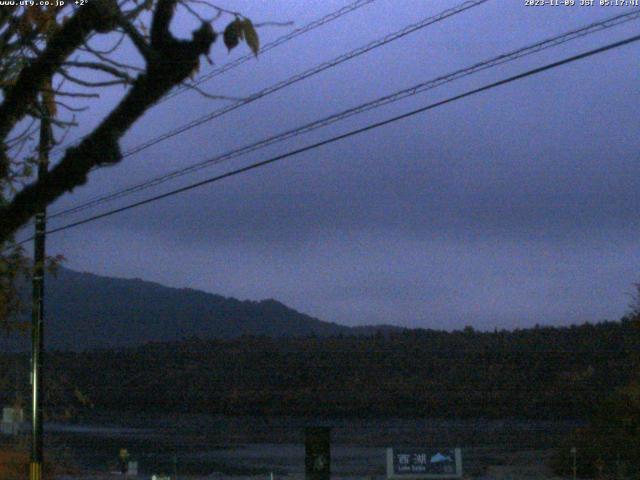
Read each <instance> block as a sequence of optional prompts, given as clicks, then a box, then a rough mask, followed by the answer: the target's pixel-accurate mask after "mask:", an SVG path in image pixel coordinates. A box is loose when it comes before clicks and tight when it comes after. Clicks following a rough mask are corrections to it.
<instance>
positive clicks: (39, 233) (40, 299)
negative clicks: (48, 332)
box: [29, 101, 52, 480]
mask: <svg viewBox="0 0 640 480" xmlns="http://www.w3.org/2000/svg"><path fill="white" fill-rule="evenodd" d="M45 104H46V102H44V101H43V102H42V118H41V119H40V144H39V147H38V180H41V179H42V178H44V177H45V176H46V175H47V170H48V167H49V149H50V148H51V139H52V134H51V120H50V118H49V115H50V112H49V111H48V109H47V107H46V105H45ZM46 228H47V210H46V207H44V206H43V207H42V208H41V209H40V210H39V211H38V212H37V213H36V216H35V237H34V244H33V261H34V271H33V306H32V313H31V463H30V466H29V480H42V464H43V449H42V399H43V395H42V353H43V346H44V342H43V323H44V322H43V320H44V262H45V231H46Z"/></svg>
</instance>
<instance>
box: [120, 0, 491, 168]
mask: <svg viewBox="0 0 640 480" xmlns="http://www.w3.org/2000/svg"><path fill="white" fill-rule="evenodd" d="M488 1H489V0H468V1H466V2H463V3H461V4H460V5H458V6H455V7H452V8H448V9H447V10H444V11H442V12H441V13H439V14H437V15H433V16H430V17H427V18H425V19H423V20H421V21H419V22H417V23H413V24H411V25H408V26H406V27H404V28H402V29H401V30H398V31H397V32H394V33H391V34H389V35H386V36H385V37H383V38H380V39H378V40H374V41H372V42H370V43H368V44H366V45H364V46H362V47H358V48H356V49H354V50H351V51H350V52H347V53H344V54H342V55H340V56H338V57H336V58H334V59H332V60H329V61H326V62H323V63H321V64H319V65H316V66H315V67H312V68H310V69H309V70H305V71H304V72H301V73H298V74H296V75H294V76H292V77H289V78H287V79H285V80H281V81H280V82H277V83H275V84H273V85H271V86H269V87H266V88H264V89H262V90H260V91H258V92H256V93H253V94H251V95H250V96H249V97H247V98H243V99H241V100H238V101H236V102H235V103H232V104H230V105H227V106H225V107H222V108H219V109H217V110H214V111H213V112H210V113H208V114H206V115H203V116H201V117H199V118H197V119H195V120H192V121H191V122H188V123H186V124H184V125H181V126H180V127H177V128H174V129H173V130H170V131H168V132H165V133H163V134H161V135H158V136H157V137H155V138H152V139H150V140H148V141H146V142H144V143H142V144H140V145H137V146H136V147H133V148H131V149H129V150H127V151H126V152H124V153H123V154H122V158H126V157H129V156H131V155H134V154H136V153H139V152H141V151H142V150H145V149H147V148H149V147H151V146H153V145H156V144H158V143H160V142H163V141H164V140H167V139H169V138H172V137H175V136H176V135H179V134H181V133H184V132H186V131H188V130H191V129H193V128H195V127H197V126H199V125H202V124H203V123H206V122H210V121H211V120H213V119H215V118H218V117H221V116H222V115H225V114H227V113H229V112H231V111H233V110H236V109H238V108H240V107H243V106H245V105H247V104H250V103H253V102H255V101H256V100H259V99H261V98H263V97H265V96H267V95H270V94H272V93H275V92H277V91H280V90H282V89H283V88H286V87H289V86H291V85H293V84H295V83H298V82H300V81H302V80H306V79H307V78H309V77H312V76H314V75H317V74H318V73H321V72H324V71H325V70H328V69H330V68H333V67H336V66H338V65H340V64H341V63H344V62H346V61H348V60H352V59H353V58H356V57H359V56H360V55H363V54H365V53H367V52H370V51H371V50H374V49H376V48H379V47H382V46H383V45H386V44H388V43H391V42H393V41H395V40H398V39H400V38H403V37H406V36H407V35H409V34H411V33H414V32H416V31H418V30H421V29H423V28H426V27H428V26H431V25H433V24H436V23H438V22H441V21H443V20H445V19H447V18H449V17H453V16H455V15H458V14H460V13H462V12H465V11H467V10H470V9H472V8H474V7H477V6H479V5H482V4H483V3H486V2H488Z"/></svg>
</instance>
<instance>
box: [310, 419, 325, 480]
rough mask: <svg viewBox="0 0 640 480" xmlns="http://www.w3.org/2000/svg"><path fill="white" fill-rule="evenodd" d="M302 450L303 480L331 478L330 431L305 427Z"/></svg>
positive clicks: (322, 428) (323, 428)
mask: <svg viewBox="0 0 640 480" xmlns="http://www.w3.org/2000/svg"><path fill="white" fill-rule="evenodd" d="M304 449H305V455H304V473H305V479H306V480H329V479H330V478H331V429H330V428H329V427H307V428H306V429H305V441H304Z"/></svg>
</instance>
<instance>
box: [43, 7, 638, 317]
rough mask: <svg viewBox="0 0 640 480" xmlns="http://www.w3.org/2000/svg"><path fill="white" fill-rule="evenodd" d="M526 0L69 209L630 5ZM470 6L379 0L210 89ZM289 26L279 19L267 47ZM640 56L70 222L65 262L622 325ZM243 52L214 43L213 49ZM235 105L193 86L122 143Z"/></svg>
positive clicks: (356, 121) (251, 119)
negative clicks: (281, 26) (529, 2)
mask: <svg viewBox="0 0 640 480" xmlns="http://www.w3.org/2000/svg"><path fill="white" fill-rule="evenodd" d="M302 3H304V4H305V6H306V7H305V8H304V9H302V8H301V7H300V5H301V4H302ZM521 3H523V2H489V3H488V4H487V5H486V6H484V7H479V8H477V9H476V10H475V11H473V12H468V13H466V14H463V15H460V16H459V17H456V18H455V19H452V20H451V21H450V22H446V23H445V22H443V23H442V24H441V25H437V26H434V27H433V28H431V29H426V30H425V31H424V32H420V33H417V34H415V35H413V36H410V37H407V38H405V39H403V40H401V41H399V42H397V43H394V44H392V45H389V46H386V47H384V48H381V49H379V50H377V51H376V52H373V53H370V54H368V55H365V56H363V57H360V58H358V59H356V60H354V61H353V62H349V63H347V64H345V65H343V66H340V67H338V68H336V69H333V70H331V71H329V72H325V73H323V74H321V75H319V76H318V77H316V78H314V79H310V80H308V81H305V82H303V83H300V84H298V85H296V86H294V87H292V88H290V89H286V90H285V91H283V92H280V93H278V94H275V95H273V96H272V97H269V98H268V99H264V100H261V101H258V102H256V103H255V104H253V105H251V106H247V107H246V108H242V109H240V110H238V111H237V112H234V113H232V114H229V115H227V116H225V117H223V118H221V119H219V120H218V121H216V122H215V123H213V124H211V125H207V126H205V127H201V128H197V129H194V130H192V131H190V132H188V133H186V134H185V135H182V136H180V137H178V138H176V139H174V140H171V141H168V142H165V143H163V144H161V145H158V146H156V147H153V148H152V149H149V150H147V151H145V152H144V153H143V154H141V155H139V156H138V157H134V158H130V159H127V160H126V161H125V162H124V163H123V165H122V166H119V167H116V168H111V169H106V170H103V171H100V172H95V175H94V176H93V178H92V179H91V182H90V187H88V188H84V189H81V190H79V191H78V192H76V193H75V194H74V195H71V196H69V197H68V198H67V199H64V200H63V201H62V202H60V206H64V205H71V204H74V203H77V202H80V201H82V200H83V199H86V198H88V197H89V196H92V195H95V194H96V193H100V192H106V191H110V190H111V189H113V188H115V187H117V186H120V185H127V184H130V183H131V182H135V181H139V180H142V179H145V178H147V177H149V176H152V175H156V174H159V173H163V172H167V171H170V170H172V169H174V168H179V167H180V166H184V165H188V164H190V163H191V162H194V161H198V160H201V159H202V158H206V157H207V156H211V155H215V154H217V153H220V152H224V151H226V150H228V149H230V148H235V147H238V146H241V145H244V144H246V143H248V142H251V141H255V140H257V139H260V138H262V137H264V136H266V135H270V134H273V133H277V132H280V131H282V130H284V129H287V128H291V127H293V126H296V125H299V124H301V123H303V122H306V121H310V120H313V119H315V118H318V117H320V116H322V115H326V114H329V113H333V112H334V111H337V110H339V109H342V108H346V107H349V106H353V105H356V104H358V103H360V102H362V101H366V100H370V99H372V98H375V97H376V96H379V95H383V94H386V93H389V92H392V91H395V90H398V89H400V88H404V87H407V86H409V85H412V84H414V83H417V82H418V81H422V80H425V79H427V78H431V77H434V76H437V75H441V74H443V73H446V72H448V71H451V70H452V69H455V68H459V67H461V66H464V65H467V64H470V63H473V62H475V61H478V60H481V59H484V58H488V57H490V56H492V55H496V54H498V53H501V52H504V51H507V50H509V49H512V48H516V47H519V46H523V45H526V44H528V43H532V42H534V41H536V40H539V39H541V38H546V37H549V36H551V35H555V34H558V33H560V32H562V31H565V30H567V29H569V28H575V27H577V26H579V25H583V24H586V23H588V22H592V21H595V20H596V19H599V18H604V17H607V16H610V15H613V14H614V13H616V12H618V11H621V10H616V9H602V8H593V9H590V8H587V7H574V8H572V9H571V8H565V9H561V8H557V9H553V8H551V7H548V8H541V9H538V10H535V9H527V8H525V7H524V6H523V5H522V4H521ZM341 4H342V3H341V2H278V4H277V5H278V8H273V7H267V5H266V3H265V2H244V3H243V4H242V5H240V6H238V7H235V6H234V8H238V9H241V10H242V11H246V12H248V13H249V14H250V15H251V16H252V17H255V18H256V19H265V20H266V19H274V18H275V19H295V20H296V22H297V23H299V24H302V23H305V22H306V21H308V20H310V19H312V18H315V17H317V16H320V15H321V14H323V13H326V12H328V11H330V10H332V9H335V8H338V7H339V6H340V5H341ZM453 4H454V2H448V1H440V2H428V4H427V2H418V1H415V2H402V6H403V7H400V6H399V5H400V2H397V3H396V2H383V1H379V2H375V3H374V4H373V5H372V6H369V7H366V8H363V9H362V10H361V11H359V12H358V13H354V14H352V15H351V16H347V17H345V18H344V19H342V20H340V21H338V22H336V23H335V24H331V25H329V26H328V27H327V28H326V29H322V30H318V31H317V32H314V33H312V34H309V35H308V36H307V37H303V38H301V39H300V40H298V41H296V42H291V45H290V46H289V45H288V46H286V47H284V48H282V49H280V50H277V51H273V52H270V53H267V54H265V55H264V56H261V57H260V58H259V59H258V60H257V61H256V62H252V63H250V64H248V65H245V66H243V67H242V68H239V69H236V70H234V71H233V72H230V73H229V74H228V75H227V76H224V77H220V78H219V79H217V80H216V81H214V82H211V84H210V85H209V84H207V87H208V88H209V89H211V90H214V91H219V92H220V93H225V94H234V95H247V94H249V93H250V92H252V91H255V90H258V89H260V88H263V87H264V86H267V85H270V84H272V83H274V82H275V81H278V80H280V79H282V78H284V77H287V76H289V75H291V74H293V73H295V72H298V71H300V70H303V69H305V68H308V67H310V66H312V65H315V64H316V63H317V62H320V61H323V60H326V59H329V58H331V57H333V56H335V55H338V54H340V53H342V52H344V51H346V50H348V49H350V48H354V47H356V46H359V45H361V44H364V43H366V42H368V41H370V40H372V39H375V38H377V37H379V36H381V35H384V34H386V33H388V32H390V31H393V30H395V29H397V28H400V27H401V26H403V25H405V24H408V23H411V22H415V21H417V20H419V19H421V18H423V17H424V16H426V15H427V14H429V13H430V12H431V13H435V12H437V11H439V10H441V9H443V8H445V7H446V6H450V5H453ZM269 5H271V4H269ZM634 29H636V30H637V25H635V24H631V25H627V26H623V27H619V28H617V29H614V30H610V31H607V32H603V33H599V34H597V35H594V36H592V37H589V38H585V39H581V40H579V41H576V42H574V43H571V44H567V45H565V46H562V47H560V48H558V49H557V50H551V51H548V52H544V53H542V54H539V55H537V56H533V57H529V58H527V59H524V60H520V61H518V62H516V63H514V64H511V65H506V66H503V67H500V68H498V69H495V70H492V71H489V72H484V73H482V74H480V75H478V76H477V77H471V78H468V79H465V80H463V81H461V82H459V83H456V84H451V85H448V86H445V87H442V88H440V89H437V90H434V91H432V92H428V93H426V94H422V95H420V96H416V97H412V98H410V99H408V100H405V101H403V102H401V103H399V104H398V105H393V106H388V107H385V108H384V109H381V110H380V111H376V112H370V113H368V114H366V115H364V116H363V117H357V118H353V119H350V120H348V121H346V122H343V123H339V124H336V125H334V126H332V127H330V128H328V129H326V130H323V131H321V132H318V133H314V134H311V135H308V136H305V137H300V138H297V139H295V140H294V141H292V142H290V143H288V144H287V145H286V146H277V147H271V148H269V149H266V150H265V151H264V152H262V153H259V154H252V155H250V156H248V157H247V158H246V159H243V160H235V161H233V162H229V163H228V164H225V165H220V166H218V167H213V168H211V169H208V170H204V171H201V172H199V173H198V174H196V175H192V176H189V177H185V178H183V179H180V180H178V181H175V182H173V183H171V184H167V185H165V186H163V187H161V188H160V189H159V190H157V191H154V192H159V191H166V190H168V189H171V188H175V187H177V186H180V185H185V184H187V183H189V182H191V181H194V180H198V179H202V178H205V177H206V176H209V175H214V174H215V173H219V172H222V171H225V170H227V169H230V168H233V167H237V166H239V165H243V164H247V163H248V162H251V161H255V160H258V159H262V158H265V157H266V156H268V155H273V154H277V153H281V152H284V151H287V150H290V149H293V148H295V147H298V146H302V145H305V144H306V143H309V142H312V141H317V140H319V139H322V138H328V137H329V136H331V135H333V134H336V133H339V132H342V131H345V130H346V129H348V128H355V127H357V126H361V125H364V124H367V123H369V122H371V121H375V120H379V119H382V118H386V117H387V116H390V115H393V114H397V113H401V112H404V111H407V110H410V109H413V108H416V107H418V106H420V105H424V104H427V103H430V102H433V101H436V100H440V99H442V98H446V97H448V96H450V95H454V94H456V93H459V92H461V91H464V90H465V89H468V88H473V87H477V86H479V85H481V84H483V83H486V82H489V81H493V80H496V79H498V78H502V77H504V76H507V75H511V74H514V73H516V72H520V71H523V70H525V69H527V68H532V67H534V66H538V65H542V64H543V63H545V62H548V61H552V60H557V59H559V58H562V57H563V56H566V55H569V54H571V53H576V52H579V51H584V50H587V49H589V48H593V47H595V46H597V45H602V44H604V43H606V42H608V41H612V40H614V39H619V38H623V37H624V36H625V35H628V34H630V33H631V32H633V31H634ZM281 33H283V32H281V31H279V30H268V31H264V33H263V35H264V41H265V42H266V41H269V39H270V38H275V36H277V35H279V34H281ZM639 53H640V50H639V47H638V46H630V47H625V48H623V49H620V50H616V51H614V52H610V53H607V54H604V55H602V56H600V57H597V58H593V59H590V60H587V61H584V62H582V63H580V64H574V65H570V66H566V67H562V68H561V69H557V70H554V71H552V72H548V73H545V74H544V75H541V76H537V77H533V78H530V79H527V80H523V81H521V82H518V83H516V84H512V85H509V86H505V87H503V88H500V89H496V90H494V91H491V92H487V93H484V94H481V95H478V96H476V97H473V98H470V99H467V100H464V101H461V102H458V103H455V104H451V105H448V106H446V107H443V108H440V109H438V110H434V111H432V112H429V113H428V114H424V115H420V116H417V117H414V118H412V119H408V120H405V121H402V122H399V123H397V124H394V125H391V126H388V127H385V128H383V129H379V130H376V131H373V132H369V133H366V134H363V135H362V136H359V137H357V138H353V139H349V140H346V141H343V142H340V143H339V144H334V145H331V146H327V147H323V148H321V149H317V150H314V151H312V152H308V153H305V154H302V155H300V156H297V157H295V158H291V159H288V160H286V161H284V162H282V163H279V164H275V165H272V166H270V167H267V168H265V169H262V170H257V171H254V172H251V173H248V174H245V175H241V176H238V177H234V178H232V179H228V180H225V181H224V182H220V183H218V184H215V185H211V186H209V187H205V188H203V189H200V190H196V191H191V192H189V193H186V194H184V195H181V196H175V197H171V198H169V199H165V200H162V201H160V202H158V203H156V204H153V205H149V206H146V207H143V208H140V209H138V210H133V211H130V212H127V213H123V214H121V215H118V216H114V217H111V218H108V219H104V220H101V221H99V222H96V223H94V224H90V225H87V226H83V227H80V228H77V229H74V230H69V231H68V232H64V233H61V234H59V235H56V236H52V237H51V241H50V244H51V249H52V250H53V251H61V252H63V253H65V254H66V255H67V256H68V258H69V266H70V267H72V268H77V269H80V270H88V271H94V272H97V273H102V274H109V275H117V276H127V277H142V278H146V279H150V280H156V281H159V282H163V283H167V284H170V285H174V286H189V287H195V288H201V289H204V290H208V291H213V292H219V293H223V294H226V295H233V296H238V297H241V298H255V299H257V298H265V297H275V298H278V299H280V300H282V301H284V302H285V303H288V304H290V305H291V306H293V307H296V308H299V309H301V310H303V311H305V312H307V313H310V314H313V315H315V316H318V317H320V318H323V319H327V320H332V321H337V322H341V323H346V324H360V323H378V322H386V323H393V324H401V325H410V326H423V327H438V328H459V327H461V326H464V325H466V324H472V325H474V326H476V327H479V328H494V327H499V328H502V327H507V328H510V327H517V326H526V325H532V324H535V323H541V324H544V323H552V324H567V323H571V322H582V321H597V320H601V319H603V318H616V317H619V316H620V315H621V314H623V313H624V311H625V309H626V305H627V303H628V297H627V296H626V293H625V292H628V291H629V290H630V289H631V284H632V283H633V282H634V281H637V280H638V277H640V274H639V271H640V269H639V265H640V248H639V246H638V241H637V237H638V235H637V232H638V227H639V226H640V225H639V223H640V221H639V220H638V215H637V205H638V204H639V203H638V202H639V200H640V198H639V197H640V175H639V173H640V172H638V169H639V165H640V163H639V160H640V159H639V158H638V157H639V155H640V154H639V153H638V152H639V151H640V150H639V148H638V147H639V146H640V145H639V143H640V141H639V140H638V136H637V126H638V120H639V119H638V108H637V105H638V100H639V99H640V85H639V84H638V82H637V81H636V80H637V78H638V70H637V58H638V54H639ZM225 55H226V54H225V53H223V50H221V49H218V50H216V51H215V53H214V58H215V57H216V56H217V58H219V59H224V57H225ZM217 106H219V105H218V104H212V103H211V102H210V101H209V100H204V99H202V98H198V97H197V96H196V95H192V94H185V95H183V96H180V97H177V99H174V100H171V101H169V102H166V103H165V104H163V105H161V106H159V107H158V108H157V109H155V110H154V112H153V113H152V114H150V115H148V116H147V117H146V118H145V121H144V122H143V123H141V124H140V125H139V126H137V127H136V128H135V129H134V130H133V131H132V132H131V133H130V135H129V136H128V137H127V139H126V140H125V144H126V145H127V146H131V145H135V144H137V143H139V142H141V141H143V140H144V139H147V138H149V137H151V136H153V135H155V134H157V133H158V132H161V131H163V130H165V129H166V128H169V127H171V126H174V125H177V124H180V123H182V122H185V121H187V120H189V119H191V118H194V117H196V116H198V115H201V114H203V113H205V112H207V111H210V110H212V109H214V108H216V107H217ZM163 189H164V190H163ZM147 194H148V193H147ZM144 196H145V195H142V196H141V197H137V198H142V197H144ZM132 198H136V197H132ZM115 205H118V204H115ZM77 218H80V216H79V217H77Z"/></svg>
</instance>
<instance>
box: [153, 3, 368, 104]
mask: <svg viewBox="0 0 640 480" xmlns="http://www.w3.org/2000/svg"><path fill="white" fill-rule="evenodd" d="M374 1H375V0H358V1H356V2H353V3H350V4H349V5H347V6H345V7H343V8H341V9H339V10H336V11H335V12H332V13H330V14H328V15H325V16H324V17H322V18H319V19H317V20H314V21H313V22H311V23H308V24H307V25H305V26H304V27H300V28H297V29H295V30H293V31H292V32H290V33H288V34H286V35H283V36H281V37H279V38H277V39H275V40H274V41H273V42H271V43H267V44H266V45H265V46H263V47H261V48H260V53H261V54H262V53H265V52H268V51H269V50H272V49H274V48H276V47H278V46H280V45H282V44H283V43H286V42H288V41H289V40H293V39H294V38H295V37H297V36H299V35H302V34H303V33H306V32H309V31H311V30H314V29H315V28H317V27H320V26H322V25H324V24H326V23H329V22H331V21H333V20H335V19H337V18H340V17H342V16H343V15H346V14H347V13H350V12H353V11H354V10H357V9H359V8H361V7H364V6H365V5H368V4H369V3H372V2H374ZM254 58H255V57H254V56H253V53H247V54H246V55H243V56H241V57H239V58H237V59H236V60H234V61H232V62H229V63H227V64H225V65H223V66H222V67H220V68H216V69H214V70H212V71H211V72H209V73H207V74H205V75H202V76H201V77H200V78H198V79H197V80H196V81H195V82H193V85H200V84H202V83H204V82H206V81H208V80H211V79H212V78H215V77H217V76H218V75H221V74H223V73H225V72H226V71H228V70H231V69H233V68H236V67H238V66H240V65H242V64H243V63H246V62H248V61H249V60H253V59H254ZM187 90H189V87H188V86H186V85H181V86H180V87H178V88H177V89H176V90H175V91H174V92H171V93H169V94H168V95H166V96H165V99H166V100H168V99H169V98H172V97H175V96H176V95H180V93H182V92H185V91H187Z"/></svg>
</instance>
